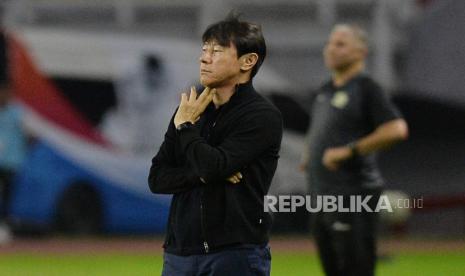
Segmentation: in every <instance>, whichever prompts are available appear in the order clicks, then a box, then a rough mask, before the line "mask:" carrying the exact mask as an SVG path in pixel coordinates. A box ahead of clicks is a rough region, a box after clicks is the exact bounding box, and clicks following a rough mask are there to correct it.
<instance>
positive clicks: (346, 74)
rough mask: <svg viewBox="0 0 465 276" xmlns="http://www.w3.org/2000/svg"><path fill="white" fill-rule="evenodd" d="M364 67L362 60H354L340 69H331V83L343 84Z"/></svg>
mask: <svg viewBox="0 0 465 276" xmlns="http://www.w3.org/2000/svg"><path fill="white" fill-rule="evenodd" d="M364 68H365V63H364V62H363V61H360V62H356V63H354V64H352V65H351V66H349V67H347V68H344V69H342V70H335V71H333V77H332V78H333V84H334V85H335V86H339V87H340V86H343V85H344V84H346V83H347V82H348V81H349V80H351V79H352V78H353V77H355V76H356V75H358V74H359V73H360V72H362V71H363V69H364Z"/></svg>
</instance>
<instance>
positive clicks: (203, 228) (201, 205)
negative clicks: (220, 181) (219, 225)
mask: <svg viewBox="0 0 465 276" xmlns="http://www.w3.org/2000/svg"><path fill="white" fill-rule="evenodd" d="M202 194H203V193H202ZM200 228H201V230H202V238H203V248H204V250H205V253H208V251H209V246H208V242H207V237H206V234H205V221H204V215H203V202H202V196H201V197H200Z"/></svg>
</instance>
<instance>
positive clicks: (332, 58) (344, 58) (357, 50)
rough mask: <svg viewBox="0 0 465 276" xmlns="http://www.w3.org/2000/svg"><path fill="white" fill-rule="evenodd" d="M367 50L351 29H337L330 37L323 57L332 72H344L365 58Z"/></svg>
mask: <svg viewBox="0 0 465 276" xmlns="http://www.w3.org/2000/svg"><path fill="white" fill-rule="evenodd" d="M365 53H366V49H365V48H364V47H363V45H362V43H361V42H360V41H359V40H358V39H357V38H356V37H355V35H354V34H353V33H352V32H351V30H349V29H336V30H334V31H333V32H332V33H331V35H330V36H329V40H328V42H327V43H326V45H325V48H324V51H323V56H324V59H325V65H326V67H328V68H329V69H330V70H334V71H344V69H346V68H348V67H350V66H351V65H352V64H354V63H355V62H358V61H361V60H363V59H364V58H365Z"/></svg>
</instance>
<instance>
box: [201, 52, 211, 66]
mask: <svg viewBox="0 0 465 276" xmlns="http://www.w3.org/2000/svg"><path fill="white" fill-rule="evenodd" d="M199 60H200V62H201V63H211V60H212V59H211V54H210V51H202V54H201V55H200V58H199Z"/></svg>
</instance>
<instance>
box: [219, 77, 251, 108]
mask: <svg viewBox="0 0 465 276" xmlns="http://www.w3.org/2000/svg"><path fill="white" fill-rule="evenodd" d="M248 81H249V77H248V76H247V77H244V78H238V80H237V81H235V82H232V83H230V84H227V85H224V86H221V87H215V88H216V94H215V95H214V96H213V103H214V104H215V107H216V108H219V107H220V106H222V105H224V104H225V103H227V102H229V99H231V97H232V95H234V92H236V85H238V84H243V83H246V82H248Z"/></svg>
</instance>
